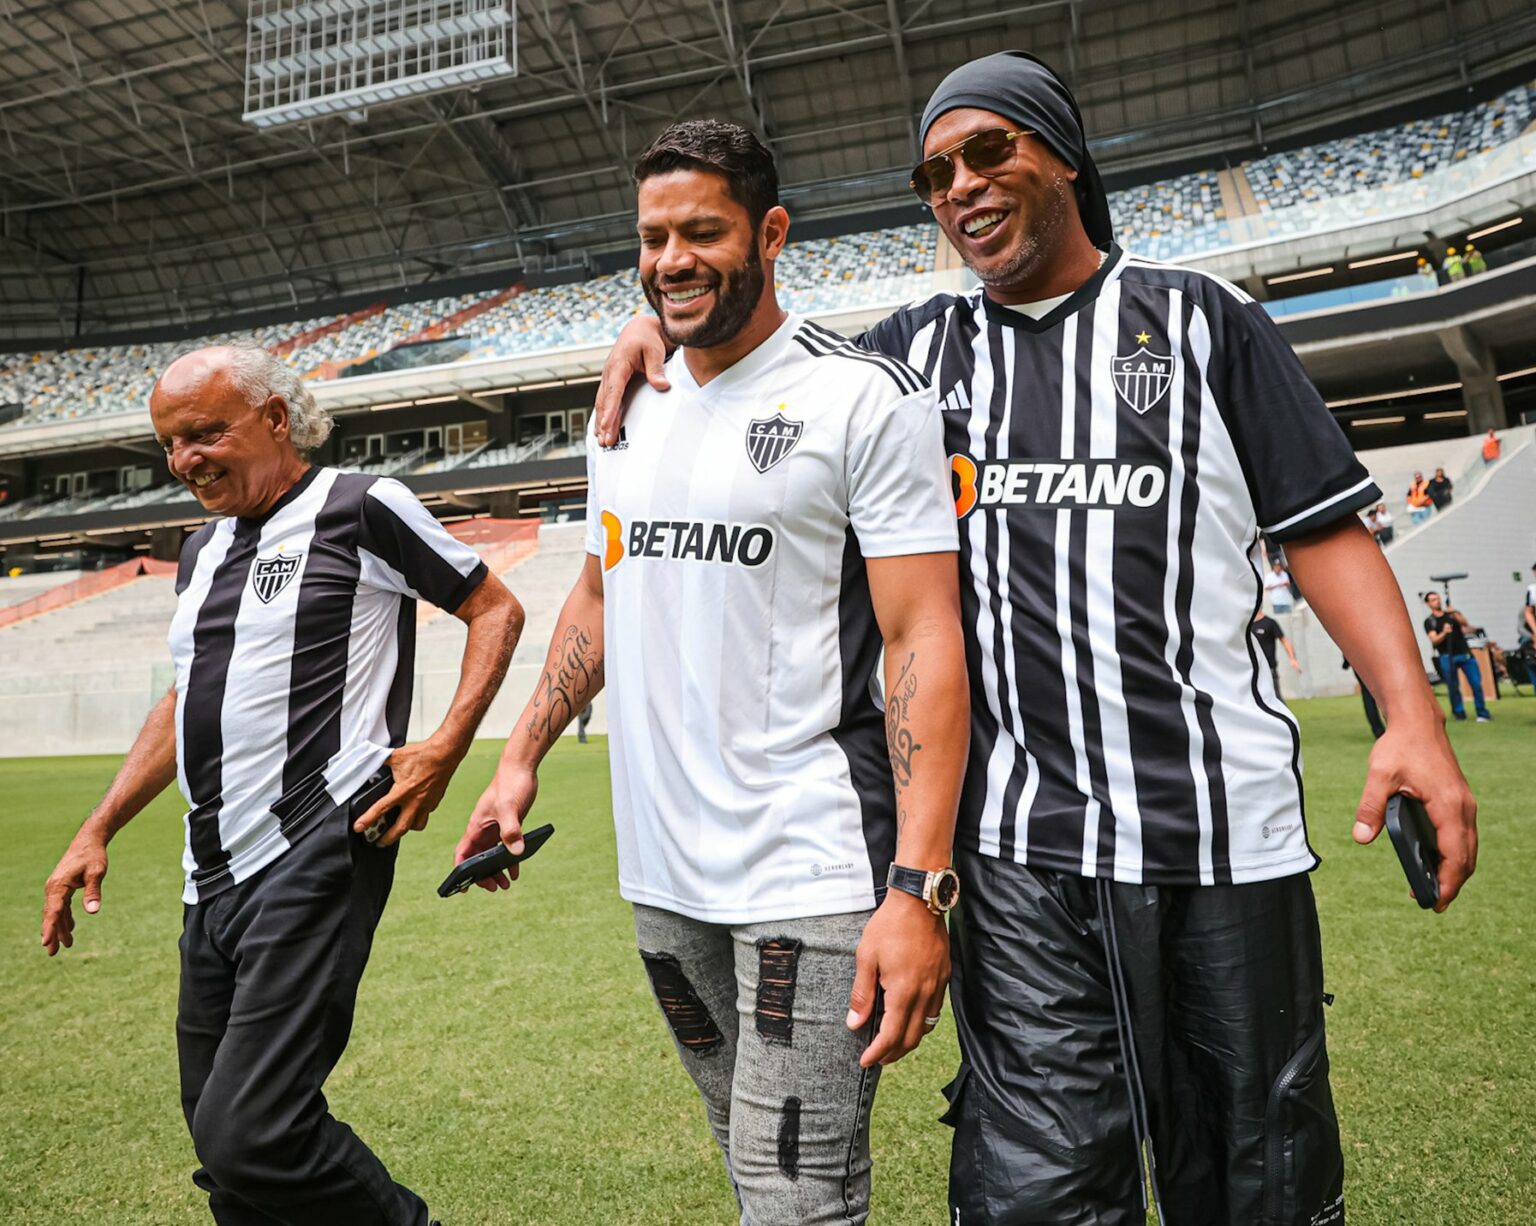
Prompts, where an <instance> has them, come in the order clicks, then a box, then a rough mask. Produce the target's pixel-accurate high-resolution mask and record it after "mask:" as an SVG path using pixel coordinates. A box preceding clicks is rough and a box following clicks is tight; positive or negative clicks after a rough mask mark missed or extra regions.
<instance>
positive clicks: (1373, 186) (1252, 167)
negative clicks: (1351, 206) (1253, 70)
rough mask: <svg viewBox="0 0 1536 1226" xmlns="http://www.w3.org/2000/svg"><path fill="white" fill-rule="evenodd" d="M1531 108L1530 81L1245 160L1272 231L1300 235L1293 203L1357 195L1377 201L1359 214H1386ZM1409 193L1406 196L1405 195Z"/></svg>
mask: <svg viewBox="0 0 1536 1226" xmlns="http://www.w3.org/2000/svg"><path fill="white" fill-rule="evenodd" d="M1533 113H1536V82H1532V83H1527V84H1524V85H1518V86H1516V87H1514V88H1513V89H1509V90H1506V91H1505V92H1504V93H1502V94H1500V95H1499V96H1498V97H1497V98H1494V99H1493V100H1492V101H1489V102H1485V103H1482V104H1480V105H1478V106H1474V107H1472V108H1470V109H1469V110H1466V111H1460V112H1456V113H1452V114H1447V115H1437V116H1435V117H1433V118H1431V119H1422V120H1418V121H1416V122H1413V123H1407V124H1402V125H1399V126H1397V127H1393V128H1383V129H1380V130H1378V131H1374V132H1364V133H1361V134H1360V135H1358V136H1349V137H1344V138H1343V139H1340V140H1333V141H1326V142H1323V143H1321V144H1316V145H1309V146H1307V147H1306V148H1304V149H1296V150H1293V151H1291V152H1288V153H1279V154H1274V155H1271V156H1269V157H1263V158H1258V159H1256V160H1254V161H1251V162H1247V163H1245V164H1244V167H1243V169H1244V171H1245V172H1246V174H1247V178H1248V184H1249V186H1250V187H1251V188H1252V190H1253V194H1254V197H1255V199H1256V200H1257V201H1258V205H1259V210H1260V212H1261V213H1262V214H1263V215H1264V216H1265V218H1266V219H1267V220H1268V221H1269V222H1270V225H1271V233H1278V234H1287V233H1305V232H1306V231H1307V230H1309V229H1310V228H1311V222H1310V214H1309V213H1307V212H1305V211H1300V210H1297V211H1292V212H1289V213H1287V210H1296V206H1298V205H1304V204H1311V203H1316V202H1319V201H1322V200H1325V199H1328V198H1331V197H1338V196H1349V195H1355V194H1357V193H1361V192H1376V193H1379V194H1380V195H1381V197H1382V199H1380V200H1378V201H1373V202H1371V203H1370V204H1368V205H1365V206H1363V209H1362V213H1363V215H1366V216H1370V215H1372V213H1374V212H1385V211H1387V209H1388V208H1389V207H1390V205H1391V204H1392V203H1394V201H1395V198H1399V197H1400V196H1401V195H1402V193H1403V192H1404V191H1408V192H1411V191H1412V189H1413V187H1414V185H1415V184H1416V183H1417V182H1418V181H1419V180H1422V179H1424V178H1426V177H1427V176H1431V175H1434V174H1436V173H1438V172H1440V171H1443V170H1446V169H1448V168H1450V167H1451V166H1453V165H1455V164H1456V163H1457V162H1460V161H1462V160H1463V159H1465V158H1467V157H1469V156H1471V155H1473V154H1479V153H1492V152H1493V151H1494V150H1495V149H1497V148H1498V147H1499V146H1501V145H1504V144H1506V143H1507V142H1509V141H1512V140H1514V139H1515V138H1516V137H1518V136H1519V135H1520V134H1521V133H1522V132H1523V131H1524V130H1525V128H1526V126H1527V125H1528V124H1529V123H1530V122H1531V119H1532V115H1533ZM1411 198H1412V197H1411V196H1410V199H1411Z"/></svg>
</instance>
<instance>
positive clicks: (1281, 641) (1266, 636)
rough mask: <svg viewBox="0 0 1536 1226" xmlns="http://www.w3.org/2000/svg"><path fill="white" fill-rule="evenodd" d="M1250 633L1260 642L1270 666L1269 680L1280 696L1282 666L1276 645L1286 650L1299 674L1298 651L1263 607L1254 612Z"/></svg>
mask: <svg viewBox="0 0 1536 1226" xmlns="http://www.w3.org/2000/svg"><path fill="white" fill-rule="evenodd" d="M1249 633H1250V634H1252V635H1253V637H1254V638H1255V639H1257V640H1258V643H1259V648H1260V649H1261V650H1262V651H1263V652H1264V661H1265V663H1267V664H1268V665H1269V679H1270V681H1272V682H1273V683H1274V687H1275V693H1276V694H1279V693H1280V664H1279V654H1278V652H1277V651H1276V650H1275V648H1276V645H1277V644H1278V645H1279V646H1280V647H1283V648H1285V655H1286V658H1287V659H1288V660H1289V661H1290V662H1291V667H1292V668H1293V669H1295V670H1296V671H1297V672H1298V673H1299V672H1300V671H1301V661H1299V660H1298V659H1297V658H1296V649H1295V648H1294V647H1292V646H1291V640H1290V639H1289V638H1288V637H1287V636H1286V633H1285V628H1284V627H1283V626H1282V625H1281V624H1280V623H1279V622H1277V621H1276V620H1275V619H1274V618H1273V617H1270V616H1269V615H1268V614H1267V613H1265V612H1264V610H1263V608H1262V607H1260V608H1258V609H1255V610H1254V613H1253V625H1252V626H1251V627H1249Z"/></svg>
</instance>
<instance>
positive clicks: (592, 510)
mask: <svg viewBox="0 0 1536 1226" xmlns="http://www.w3.org/2000/svg"><path fill="white" fill-rule="evenodd" d="M595 428H596V417H595V416H594V418H593V428H591V429H588V431H587V541H586V548H587V552H588V553H590V554H591V555H592V556H593V557H597V558H600V557H602V556H603V525H602V509H601V506H600V504H599V502H598V497H597V435H596V433H595V432H594V431H595Z"/></svg>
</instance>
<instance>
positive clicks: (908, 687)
mask: <svg viewBox="0 0 1536 1226" xmlns="http://www.w3.org/2000/svg"><path fill="white" fill-rule="evenodd" d="M916 659H917V654H916V653H915V652H914V653H912V654H910V655H908V656H907V662H906V663H905V664H903V665H902V666H901V672H900V673H899V674H898V675H897V678H896V683H895V684H894V685H893V686H891V692H890V693H889V694H887V695H886V696H885V744H886V749H887V750H888V752H889V753H890V756H891V774H892V775H893V776H894V777H895V779H896V796H897V802H898V805H899V803H900V799H901V793H902V791H903V790H904V789H905V788H906V787H907V785H908V784H910V783H911V782H912V759H913V758H915V757H916V756H917V751H918V750H920V749H921V748H922V746H921V745H919V744H918V743H917V741H915V740H914V739H913V737H912V729H911V727H910V724H911V719H912V701H913V699H914V698H916V697H917V674H916V673H914V672H913V671H912V665H913V663H914V662H915V661H916Z"/></svg>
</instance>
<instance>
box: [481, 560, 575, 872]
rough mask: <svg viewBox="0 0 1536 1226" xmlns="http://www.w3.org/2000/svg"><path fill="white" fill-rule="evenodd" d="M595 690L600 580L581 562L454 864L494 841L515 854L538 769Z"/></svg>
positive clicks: (535, 791)
mask: <svg viewBox="0 0 1536 1226" xmlns="http://www.w3.org/2000/svg"><path fill="white" fill-rule="evenodd" d="M602 688H603V572H602V568H601V565H600V563H599V562H598V559H597V558H596V557H595V556H593V555H591V554H588V555H587V560H586V564H585V565H584V566H583V567H582V571H581V577H580V578H579V579H577V581H576V586H575V587H573V588H572V589H571V594H570V595H569V596H567V597H566V598H565V604H564V606H563V607H562V608H561V610H560V617H559V619H558V620H557V621H556V622H555V634H554V637H553V638H552V639H551V640H550V644H549V653H548V655H547V656H545V659H544V670H543V672H541V673H540V674H539V680H538V682H537V684H536V685H535V686H534V688H533V696H532V697H531V698H530V699H529V700H528V705H527V706H526V707H524V708H523V713H522V715H521V716H519V717H518V721H517V724H516V725H515V726H514V727H513V729H512V735H511V736H510V737H508V738H507V743H506V746H505V748H503V749H502V751H501V762H500V764H499V765H498V766H497V768H496V775H495V778H493V779H492V780H491V783H490V786H489V787H487V788H486V789H485V792H484V794H483V795H481V797H480V802H479V803H478V804H477V805H476V806H475V811H474V812H473V813H472V814H471V815H470V818H469V824H468V825H467V826H466V827H465V829H464V837H463V838H461V839H460V840H459V845H458V847H457V848H456V849H455V851H454V863H455V864H458V863H461V862H462V861H464V860H467V859H468V858H469V857H470V856H473V855H475V854H477V853H479V852H482V851H485V850H486V849H487V848H489V847H491V846H493V845H494V844H495V843H496V841H497V840H498V839H499V840H500V841H501V842H503V843H505V844H506V845H507V846H508V847H510V848H511V849H512V851H513V852H514V853H517V852H521V851H522V842H523V818H524V817H526V816H527V814H528V810H529V809H531V808H532V807H533V801H534V797H535V796H537V795H538V791H539V778H538V769H539V763H541V762H542V761H543V760H544V755H545V754H547V753H548V752H549V751H550V749H551V748H553V747H554V744H555V742H556V741H558V740H559V739H560V734H561V733H562V732H564V731H565V729H566V726H567V725H568V724H569V723H570V722H571V720H573V719H575V718H576V716H577V715H578V714H579V713H580V711H581V709H582V708H583V707H585V706H586V705H587V704H588V703H589V702H591V701H592V700H593V699H594V698H595V697H597V694H598V692H599V691H600V690H601V689H602ZM516 876H517V866H516V865H513V867H512V868H511V870H510V873H509V874H508V873H502V874H498V875H497V876H495V877H491V878H487V879H486V880H484V881H481V882H479V883H478V884H479V885H481V886H482V887H483V888H485V889H488V890H496V889H504V888H506V887H507V886H509V885H511V884H512V881H511V879H512V878H515V877H516Z"/></svg>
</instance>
